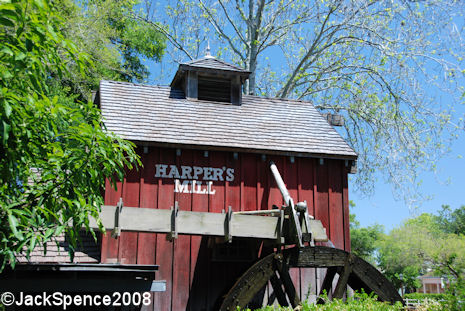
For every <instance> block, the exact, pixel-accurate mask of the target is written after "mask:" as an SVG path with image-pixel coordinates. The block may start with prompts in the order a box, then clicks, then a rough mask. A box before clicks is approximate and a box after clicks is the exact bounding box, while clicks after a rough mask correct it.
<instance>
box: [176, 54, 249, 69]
mask: <svg viewBox="0 0 465 311" xmlns="http://www.w3.org/2000/svg"><path fill="white" fill-rule="evenodd" d="M182 67H192V68H195V67H198V68H210V69H219V70H225V71H234V72H241V73H250V72H249V71H247V70H245V69H242V68H239V67H237V66H235V65H233V64H230V63H227V62H224V61H222V60H219V59H217V58H215V57H213V56H210V57H209V56H206V57H203V58H199V59H195V60H192V61H190V62H186V63H182V64H181V68H182Z"/></svg>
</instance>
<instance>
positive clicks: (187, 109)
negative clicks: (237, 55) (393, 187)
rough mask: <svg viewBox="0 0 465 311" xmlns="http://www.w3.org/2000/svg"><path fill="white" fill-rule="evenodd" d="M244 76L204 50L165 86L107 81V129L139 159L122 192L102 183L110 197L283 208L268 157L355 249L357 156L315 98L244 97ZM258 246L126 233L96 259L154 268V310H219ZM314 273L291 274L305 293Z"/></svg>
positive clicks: (190, 206)
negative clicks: (352, 218) (160, 287)
mask: <svg viewBox="0 0 465 311" xmlns="http://www.w3.org/2000/svg"><path fill="white" fill-rule="evenodd" d="M249 74H250V72H247V71H245V70H243V69H240V68H238V67H236V66H233V65H231V64H228V63H225V62H223V61H221V60H218V59H216V58H214V57H212V56H206V57H204V58H201V59H198V60H194V61H191V62H188V63H183V64H180V66H179V69H178V71H177V72H176V75H175V76H174V78H173V81H172V83H171V85H170V86H148V85H137V84H132V83H123V82H114V81H102V82H101V83H100V89H99V91H98V93H97V96H96V103H97V104H98V105H99V106H100V108H101V110H102V114H103V117H104V122H105V125H106V127H107V129H108V130H109V131H112V132H114V133H116V134H118V135H120V136H122V137H123V138H126V139H128V140H130V141H132V142H134V143H135V144H136V145H137V151H138V154H139V155H140V157H141V161H142V163H143V168H141V169H139V170H133V171H129V172H128V173H127V175H126V177H125V179H124V182H123V183H120V184H118V188H117V190H114V189H112V188H111V187H110V186H109V184H107V185H106V189H105V204H106V205H113V206H115V205H116V204H117V203H118V201H119V199H120V198H122V201H123V204H124V206H131V207H140V209H166V210H169V209H170V208H171V207H173V206H175V202H177V205H178V207H179V211H195V212H211V213H222V212H224V211H228V207H231V209H232V211H233V212H240V211H256V210H269V209H271V208H272V206H273V205H277V206H281V205H282V204H283V197H282V195H281V193H280V190H279V189H278V187H277V185H276V182H275V180H274V179H273V175H272V173H271V171H270V168H269V162H270V160H271V161H273V162H274V163H276V166H277V168H278V169H279V172H280V173H281V175H282V179H283V180H284V182H285V184H286V186H287V188H288V190H289V194H290V196H291V197H292V198H294V200H296V202H297V201H306V202H307V206H308V213H309V214H310V215H311V216H314V218H315V219H318V220H321V222H322V224H323V226H324V227H325V228H326V232H327V235H328V237H329V239H330V241H331V242H332V243H333V244H334V246H335V247H336V248H339V249H342V250H346V251H350V236H349V204H348V203H349V198H348V182H347V178H348V174H349V173H350V171H351V168H353V167H354V165H355V160H356V158H357V154H356V153H355V152H354V150H353V149H352V148H351V147H350V146H349V145H348V144H347V143H346V142H345V141H344V139H343V138H342V137H341V136H340V135H339V134H338V132H337V131H336V130H335V129H334V128H333V127H332V126H331V125H330V124H328V122H327V119H326V118H325V117H324V116H322V115H321V114H320V113H319V112H318V111H317V109H315V107H314V106H313V105H312V103H310V102H305V101H297V100H289V99H277V98H264V97H258V96H249V95H243V94H242V85H243V83H244V82H245V81H246V80H247V78H248V76H249ZM123 209H124V208H123ZM265 250H266V245H264V244H263V243H262V241H261V240H260V239H247V238H233V239H232V243H224V239H221V238H218V237H216V238H215V237H208V236H196V235H179V236H178V237H177V238H176V239H172V240H170V239H167V234H160V233H159V234H156V233H147V232H121V234H120V236H119V237H117V238H116V239H115V238H113V237H111V236H110V235H109V234H107V235H106V236H103V237H102V241H101V256H100V262H101V263H121V264H137V265H147V264H150V265H153V264H156V265H159V271H158V272H157V279H163V280H166V291H165V292H160V293H154V299H153V305H152V306H151V307H150V308H149V309H150V310H217V309H218V308H219V306H220V305H221V302H222V299H223V297H224V296H225V295H226V294H227V292H228V290H229V289H230V288H231V287H232V286H233V285H234V283H235V281H236V280H237V278H238V277H239V276H240V275H241V274H242V273H244V271H246V270H247V268H249V267H250V266H251V265H252V264H253V263H254V262H255V261H256V260H257V258H259V257H260V256H263V255H264V253H265ZM315 271H316V269H313V268H291V270H290V275H291V277H292V280H293V283H294V285H295V288H296V291H297V293H298V294H299V295H300V297H302V299H305V298H306V297H309V298H312V297H315V296H314V295H316V294H317V293H318V292H319V290H320V288H321V283H322V282H323V277H324V274H323V272H322V273H319V272H317V273H316V272H315ZM270 292H271V290H269V289H266V290H265V293H264V295H265V296H266V295H269V293H270Z"/></svg>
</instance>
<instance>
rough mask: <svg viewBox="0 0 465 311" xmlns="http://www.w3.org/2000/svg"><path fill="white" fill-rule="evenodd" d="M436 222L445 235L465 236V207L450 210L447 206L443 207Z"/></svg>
mask: <svg viewBox="0 0 465 311" xmlns="http://www.w3.org/2000/svg"><path fill="white" fill-rule="evenodd" d="M436 217H437V220H436V221H437V222H438V223H439V225H440V227H441V230H442V231H444V232H446V233H455V234H465V205H462V206H461V207H460V208H457V209H455V210H452V209H451V208H450V206H449V205H443V206H442V210H441V211H440V212H439V215H438V216H436Z"/></svg>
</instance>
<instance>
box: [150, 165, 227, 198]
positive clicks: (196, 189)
mask: <svg viewBox="0 0 465 311" xmlns="http://www.w3.org/2000/svg"><path fill="white" fill-rule="evenodd" d="M168 169H169V170H168ZM155 177H157V178H172V179H174V180H175V184H174V192H176V193H196V194H209V195H213V194H215V193H216V190H214V189H213V181H225V180H226V181H229V182H230V181H234V169H233V168H227V167H226V166H223V167H221V168H220V167H209V166H207V167H201V166H187V165H181V166H180V167H178V166H176V165H174V164H171V165H167V164H156V165H155ZM199 179H200V180H199ZM202 181H205V183H204V184H202Z"/></svg>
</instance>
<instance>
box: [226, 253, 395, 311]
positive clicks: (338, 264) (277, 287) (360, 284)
mask: <svg viewBox="0 0 465 311" xmlns="http://www.w3.org/2000/svg"><path fill="white" fill-rule="evenodd" d="M290 267H301V268H327V272H326V276H325V278H324V280H323V283H322V286H321V291H320V293H322V292H323V290H326V292H327V293H328V296H329V297H331V298H332V299H335V298H339V299H340V298H343V295H344V293H345V291H346V288H347V285H349V286H350V287H351V288H352V289H354V290H361V289H363V290H364V291H365V292H366V293H372V292H373V293H375V294H376V295H377V296H378V299H379V300H381V301H387V302H390V303H395V302H396V301H401V302H403V300H402V298H401V297H400V295H399V293H398V292H397V290H396V289H395V288H394V286H393V285H392V283H391V282H389V280H387V279H386V278H385V277H384V275H383V274H382V273H380V272H379V271H378V270H377V269H376V268H374V267H373V266H372V265H370V264H369V263H368V262H366V261H365V260H363V259H361V258H359V257H357V256H355V255H353V254H351V253H348V252H346V251H343V250H340V249H336V248H331V247H326V246H313V247H304V248H297V247H295V248H290V249H285V250H283V251H282V252H281V253H272V254H269V255H267V256H266V257H264V258H262V259H260V260H259V261H258V262H256V263H255V264H254V265H253V266H252V267H250V268H249V269H248V270H247V271H246V272H245V273H244V274H243V275H242V276H241V277H240V278H239V280H238V281H237V282H236V283H235V284H234V286H233V287H232V288H231V290H230V291H229V292H228V294H227V295H226V297H225V299H224V301H223V304H222V305H221V308H220V310H221V311H226V310H231V311H232V310H236V308H237V306H239V307H240V308H241V309H242V308H245V307H247V306H248V305H249V303H250V302H251V301H252V300H253V299H254V297H256V296H257V294H259V293H260V292H263V288H264V287H265V285H267V284H268V282H270V284H271V287H272V289H273V291H274V293H273V295H274V296H275V297H276V299H277V300H278V303H279V304H280V305H281V306H289V305H291V306H292V307H294V308H295V307H296V306H298V305H299V304H300V299H299V295H298V294H297V292H296V289H295V287H294V284H293V283H292V279H291V277H290V275H289V268H290ZM336 274H337V275H338V276H339V277H338V280H337V285H336V287H335V288H334V290H332V291H331V289H332V287H333V286H332V285H333V281H334V278H335V277H336ZM322 302H323V301H319V303H322Z"/></svg>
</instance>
